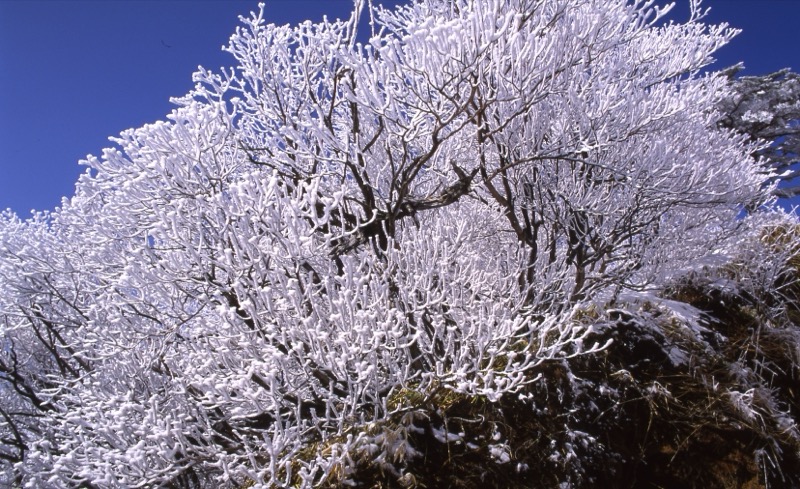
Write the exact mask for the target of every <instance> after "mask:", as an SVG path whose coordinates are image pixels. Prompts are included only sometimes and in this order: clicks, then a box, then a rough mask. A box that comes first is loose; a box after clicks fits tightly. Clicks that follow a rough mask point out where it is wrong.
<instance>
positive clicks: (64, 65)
mask: <svg viewBox="0 0 800 489" xmlns="http://www.w3.org/2000/svg"><path fill="white" fill-rule="evenodd" d="M379 1H380V0H379ZM400 1H401V0H384V2H383V3H384V4H395V3H399V2H400ZM676 1H677V3H678V4H679V7H680V9H679V10H678V12H677V15H678V16H679V17H680V16H681V14H682V13H683V12H686V11H688V9H686V7H685V5H686V4H688V1H689V0H676ZM257 3H258V2H257V1H255V0H254V1H241V0H226V1H221V0H218V1H214V0H204V1H203V0H200V1H189V0H183V1H181V0H158V1H157V0H150V1H146V0H138V1H137V0H106V1H101V0H47V1H43V0H0V209H5V208H11V209H12V210H14V211H15V212H17V213H18V214H19V215H20V216H21V217H25V216H28V215H29V212H30V210H31V209H37V210H47V209H52V208H54V207H56V206H58V205H59V204H60V201H61V197H62V196H69V195H71V194H72V192H73V189H74V183H75V181H76V180H77V177H78V175H79V174H80V173H81V172H82V171H83V167H80V166H79V165H78V163H77V162H78V160H80V159H82V158H84V157H85V156H86V155H87V154H89V153H91V154H100V153H101V150H102V148H104V147H107V146H109V145H110V143H109V142H108V137H109V136H112V135H116V134H119V132H120V131H122V130H125V129H127V128H131V127H138V126H141V125H143V124H146V123H149V122H153V121H156V120H159V119H163V118H164V116H165V115H166V114H168V113H169V112H170V110H171V109H172V106H171V104H170V103H169V98H170V97H173V96H180V95H183V94H185V93H186V92H187V91H188V90H189V89H190V88H191V86H192V82H191V75H192V73H193V72H194V71H195V70H196V68H197V66H198V65H203V66H204V67H206V68H210V69H218V68H219V67H220V66H230V65H231V64H232V63H233V58H232V57H230V55H228V54H227V53H223V52H221V50H220V47H221V46H222V45H223V44H226V42H227V39H228V37H229V36H230V34H231V33H233V31H234V29H235V28H236V26H237V25H238V24H239V23H238V15H242V14H244V15H246V14H247V13H248V12H249V11H251V10H255V9H257V8H258V7H257ZM266 3H267V17H268V19H269V20H270V21H273V22H276V23H287V22H290V23H296V22H298V21H301V20H304V19H307V18H310V19H312V20H319V19H321V18H322V15H324V14H327V15H328V16H329V17H332V18H335V17H345V16H346V15H347V14H348V13H349V11H350V8H351V6H352V1H351V0H267V2H266ZM659 3H662V4H663V3H666V0H663V1H660V2H659ZM704 3H705V5H706V6H709V7H711V8H712V14H711V16H710V17H709V19H708V21H709V22H711V23H719V22H722V21H727V22H729V23H730V24H732V25H733V26H735V27H739V28H742V29H744V32H743V33H742V34H741V35H740V36H739V37H738V38H737V39H736V40H734V42H733V43H732V44H731V45H729V46H728V47H726V48H725V49H724V50H723V51H722V52H721V53H720V55H719V58H720V62H719V65H720V66H728V65H732V64H734V63H736V62H738V61H743V62H744V63H745V65H746V66H747V71H746V74H752V75H756V74H764V73H768V72H771V71H775V70H777V69H780V68H783V67H791V68H793V69H794V70H795V71H800V43H798V41H797V20H798V19H800V0H706V1H705V2H704ZM684 16H685V14H684Z"/></svg>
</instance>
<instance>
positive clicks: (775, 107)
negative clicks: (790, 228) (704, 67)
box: [720, 65, 800, 197]
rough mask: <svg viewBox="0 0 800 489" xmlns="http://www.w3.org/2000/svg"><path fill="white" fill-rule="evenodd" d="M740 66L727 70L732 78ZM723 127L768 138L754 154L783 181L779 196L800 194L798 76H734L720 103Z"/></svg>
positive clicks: (784, 73)
mask: <svg viewBox="0 0 800 489" xmlns="http://www.w3.org/2000/svg"><path fill="white" fill-rule="evenodd" d="M741 69H742V66H741V65H737V66H734V67H732V68H729V69H728V70H726V72H727V73H728V75H729V76H731V77H732V78H733V77H734V75H736V74H737V73H738V72H739V71H740V70H741ZM721 110H722V112H723V114H724V117H723V119H722V120H721V121H720V122H721V124H722V125H723V126H724V127H728V128H732V129H735V130H737V131H740V132H742V133H745V134H748V135H749V136H750V137H751V138H753V140H761V141H768V142H769V143H771V144H770V145H768V146H764V147H761V148H760V149H758V150H757V151H756V153H755V156H757V157H761V158H763V159H764V161H765V162H766V163H767V165H768V167H769V168H770V169H771V170H773V172H774V173H775V177H774V179H775V180H778V179H780V180H781V181H782V182H784V185H782V186H781V187H780V188H776V189H775V194H776V195H778V196H779V197H793V196H796V195H800V183H798V182H797V180H796V179H797V177H798V176H800V170H799V169H798V163H800V76H798V74H797V73H793V72H791V71H790V70H788V69H784V70H780V71H777V72H775V73H771V74H769V75H765V76H743V77H739V78H735V79H733V92H732V93H731V95H730V96H729V97H728V98H726V99H724V100H723V101H722V104H721Z"/></svg>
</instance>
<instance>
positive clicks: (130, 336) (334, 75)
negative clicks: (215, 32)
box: [0, 0, 771, 487]
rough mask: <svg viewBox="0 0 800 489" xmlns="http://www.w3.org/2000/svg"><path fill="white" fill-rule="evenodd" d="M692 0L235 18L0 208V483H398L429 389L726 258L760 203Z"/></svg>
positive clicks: (519, 385)
mask: <svg viewBox="0 0 800 489" xmlns="http://www.w3.org/2000/svg"><path fill="white" fill-rule="evenodd" d="M692 6H693V9H692V12H693V13H692V16H691V18H690V19H688V20H687V21H686V22H685V23H668V24H665V23H664V22H663V16H664V14H665V12H666V10H667V9H659V8H658V7H657V6H655V5H654V2H652V1H647V2H645V1H639V0H637V1H628V0H447V1H445V0H418V1H415V2H412V3H410V4H408V5H404V6H401V7H398V8H397V9H396V10H385V9H382V8H380V7H375V6H373V5H372V4H371V3H369V4H367V5H364V4H363V2H356V6H355V8H354V12H353V14H352V17H350V18H349V19H347V20H344V21H336V22H330V21H324V22H322V23H318V24H313V23H304V24H301V25H299V26H294V27H292V26H275V25H272V24H269V23H268V22H267V19H268V16H269V10H268V8H267V9H264V8H263V7H262V8H261V10H260V11H259V12H258V13H254V14H253V15H252V16H251V17H250V18H243V19H242V22H243V26H242V27H241V28H239V29H238V30H237V32H236V33H235V34H234V35H233V36H232V37H231V40H230V44H229V45H228V47H227V48H226V49H227V50H228V51H229V52H230V53H231V54H232V55H233V56H234V57H235V59H236V62H237V66H236V67H235V68H231V69H229V70H223V71H221V72H219V73H214V72H211V71H206V70H201V71H199V72H198V73H196V74H195V80H196V82H197V85H196V88H195V89H194V90H193V91H191V92H190V93H189V94H188V95H187V96H185V97H183V98H181V99H179V100H177V101H176V102H177V103H178V105H179V108H177V109H176V110H174V111H173V112H172V114H170V115H169V116H168V120H167V121H164V122H159V123H156V124H152V125H147V126H144V127H142V128H139V129H135V130H130V131H126V132H124V133H123V134H122V135H121V136H120V137H118V138H115V139H114V142H115V143H116V144H117V146H116V147H115V148H111V149H106V150H105V151H104V152H103V155H102V157H99V158H90V159H89V160H88V161H87V162H86V164H87V165H88V166H89V170H88V171H87V173H86V174H85V175H84V176H82V177H81V179H80V180H79V182H78V184H77V187H76V195H75V196H74V197H73V198H72V199H70V200H68V201H64V203H63V206H62V207H61V208H60V209H58V210H56V211H54V212H52V213H50V214H45V215H42V216H39V217H37V218H36V219H33V220H28V221H21V220H19V219H18V218H16V217H15V216H11V215H6V216H4V217H3V219H2V221H0V278H1V279H2V280H0V314H2V323H1V324H2V326H1V327H2V341H3V348H2V350H1V351H0V409H2V410H0V418H2V419H0V430H2V431H0V443H1V444H2V446H0V458H1V459H2V460H3V462H4V463H5V468H6V469H7V471H8V474H9V475H8V476H7V478H8V480H16V481H17V482H18V483H20V484H22V485H25V486H26V487H241V486H243V485H244V486H255V487H284V486H286V487H288V486H293V487H295V486H296V487H311V486H313V485H315V484H332V485H336V484H345V483H347V482H348V481H350V482H352V481H353V480H355V479H354V478H356V475H355V473H354V470H355V467H356V466H357V465H358V464H359V463H361V462H363V461H364V460H368V461H369V462H370V463H371V464H373V465H374V466H376V467H379V468H380V471H381V472H382V473H383V474H388V475H387V476H390V477H395V478H396V479H397V480H400V481H404V482H403V483H407V484H409V485H410V484H412V482H413V481H411V480H410V479H409V477H408V476H409V474H405V473H404V472H403V471H404V466H405V465H404V464H405V463H407V462H408V461H409V460H412V459H414V458H415V457H418V456H420V452H419V450H418V448H419V447H416V448H415V447H414V445H413V444H411V443H410V442H409V437H410V436H412V435H413V434H414V433H415V432H416V431H415V430H417V431H418V430H420V429H421V428H419V425H418V424H415V423H418V422H420V420H422V419H430V417H431V416H434V414H435V413H433V414H432V412H430V411H425V409H424V408H423V407H424V406H426V405H428V403H429V402H430V401H431V400H432V399H442V398H443V397H442V396H446V395H452V396H462V397H465V398H469V399H474V400H477V401H480V402H486V403H497V402H501V401H503V400H504V399H510V398H514V399H516V398H517V397H519V399H528V398H527V397H524V396H526V395H532V394H525V393H526V392H527V393H530V392H533V391H531V386H535V385H538V384H539V383H541V382H543V380H542V376H543V375H544V376H546V375H548V374H547V372H549V370H547V369H542V368H541V367H542V366H543V365H545V364H548V365H552V364H554V363H558V362H564V361H566V360H567V359H569V358H577V357H579V356H581V355H586V354H590V353H592V352H596V351H598V350H600V349H602V348H603V347H604V346H605V345H606V344H607V341H606V340H605V339H593V335H594V334H595V333H596V332H597V329H598V327H599V326H598V325H599V324H601V323H600V322H592V321H591V320H589V319H588V318H591V317H594V316H593V315H597V314H602V315H605V314H606V313H605V312H603V311H606V310H609V311H620V310H625V309H626V308H636V307H640V305H641V304H642V303H643V301H646V300H649V299H653V300H655V298H657V297H658V294H659V292H661V291H663V290H664V289H665V288H666V287H668V286H670V285H672V284H674V283H675V282H676V281H677V280H678V279H680V277H683V276H685V275H686V274H688V273H691V272H694V271H698V270H702V269H704V267H714V266H719V265H723V264H725V263H728V262H729V261H730V260H731V259H732V258H731V257H732V256H734V255H735V253H736V252H737V251H739V250H738V249H737V248H738V244H739V243H740V242H741V238H740V235H741V234H742V233H743V232H744V231H743V229H745V228H746V226H745V224H744V223H745V222H750V220H753V219H756V218H757V217H756V216H752V217H750V218H748V219H747V220H744V221H743V220H742V219H738V218H737V216H739V215H740V213H741V209H742V208H744V207H746V208H751V209H755V208H758V207H759V206H761V205H763V204H765V203H767V202H768V201H769V199H770V197H769V194H770V191H771V188H770V184H769V181H768V177H769V176H768V175H765V174H764V173H763V172H762V171H761V167H760V166H759V165H758V164H757V163H756V162H755V161H754V159H753V158H752V157H751V156H750V155H751V154H752V153H753V152H755V151H757V150H758V149H759V146H757V145H756V144H755V143H752V142H750V141H749V139H748V138H747V136H745V135H742V134H740V133H737V132H735V131H733V130H730V129H726V128H722V127H719V124H718V123H717V121H719V119H720V117H721V114H720V112H719V110H718V107H719V106H720V101H721V100H723V99H725V98H726V97H730V96H731V94H732V91H731V90H732V89H731V87H730V84H729V80H728V78H727V77H726V76H724V75H723V74H716V73H711V74H701V69H702V68H703V67H705V66H706V65H707V64H709V63H710V61H711V60H712V58H711V56H712V54H713V53H714V51H716V50H717V49H718V48H720V47H721V46H723V45H724V44H725V43H726V42H727V41H728V40H729V39H730V38H731V36H732V35H733V33H732V32H731V31H729V30H728V29H727V28H725V27H724V26H720V27H714V26H707V25H704V24H703V23H702V14H701V11H700V10H699V2H692ZM359 29H367V30H369V31H370V35H369V36H367V37H368V39H369V40H368V42H366V43H360V42H358V39H359V38H357V32H358V30H359ZM720 162H724V164H720ZM748 236H749V237H748V239H751V238H752V233H750V234H748ZM664 304H666V305H664V306H663V307H664V308H665V311H666V313H667V314H673V313H675V312H674V311H675V310H678V311H680V310H681V309H680V308H679V307H677V306H675V307H672V306H670V305H669V304H673V306H674V304H675V302H674V301H673V302H665V303H664ZM608 314H611V315H612V316H613V315H614V314H617V315H619V313H618V312H613V313H611V312H609V313H608ZM675 314H677V313H675ZM523 394H524V395H523ZM520 396H521V397H520ZM477 401H476V402H477ZM525 402H529V401H525ZM530 402H533V401H530ZM426 417H427V418H426ZM427 429H429V430H432V431H431V433H433V434H434V435H436V437H437V439H439V438H441V439H442V440H443V441H445V442H447V441H449V440H455V439H457V438H458V436H459V435H458V433H453V432H451V431H449V429H448V428H447V423H446V420H445V422H444V425H442V426H436V427H428V428H427ZM491 436H492V437H493V442H492V443H491V444H489V445H488V446H483V447H482V448H480V449H482V450H485V451H487V453H488V454H489V455H491V457H493V458H494V459H496V460H498V461H500V462H502V461H505V460H506V459H507V458H508V457H509V455H508V454H507V453H506V450H507V447H506V445H504V441H503V436H502V433H500V432H499V431H498V432H497V433H496V436H495V434H494V433H493V434H491ZM454 437H455V438H454ZM520 467H522V465H520ZM523 469H524V467H523V468H520V469H519V470H523Z"/></svg>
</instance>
